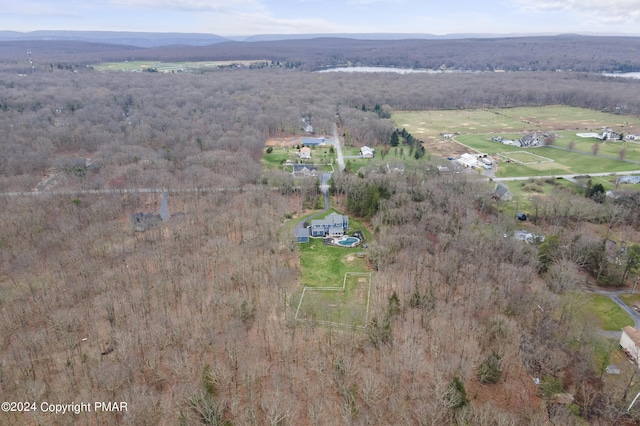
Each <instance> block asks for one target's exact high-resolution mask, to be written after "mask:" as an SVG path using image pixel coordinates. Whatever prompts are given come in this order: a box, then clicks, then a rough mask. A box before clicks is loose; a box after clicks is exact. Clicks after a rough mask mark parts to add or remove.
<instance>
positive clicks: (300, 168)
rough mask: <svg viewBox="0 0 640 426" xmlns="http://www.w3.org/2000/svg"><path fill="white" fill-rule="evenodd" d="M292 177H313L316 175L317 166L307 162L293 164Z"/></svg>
mask: <svg viewBox="0 0 640 426" xmlns="http://www.w3.org/2000/svg"><path fill="white" fill-rule="evenodd" d="M292 167H293V172H292V174H293V176H294V177H315V176H318V174H319V172H318V167H317V166H309V165H308V164H294V165H293V166H292Z"/></svg>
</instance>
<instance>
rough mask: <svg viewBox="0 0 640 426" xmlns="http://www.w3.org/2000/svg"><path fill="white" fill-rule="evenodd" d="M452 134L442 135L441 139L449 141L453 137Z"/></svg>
mask: <svg viewBox="0 0 640 426" xmlns="http://www.w3.org/2000/svg"><path fill="white" fill-rule="evenodd" d="M453 136H454V135H453V133H443V134H442V137H443V138H445V139H451V138H452V137H453Z"/></svg>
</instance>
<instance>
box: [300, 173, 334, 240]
mask: <svg viewBox="0 0 640 426" xmlns="http://www.w3.org/2000/svg"><path fill="white" fill-rule="evenodd" d="M332 175H333V174H332V173H320V191H322V195H323V196H324V209H323V210H321V211H319V212H316V213H314V214H312V215H311V216H307V217H306V218H304V219H302V220H300V221H299V222H298V223H296V226H294V227H293V236H294V238H296V237H297V236H298V235H301V234H302V233H303V232H304V231H303V230H304V223H305V222H310V221H311V219H313V218H314V217H317V216H318V215H320V214H321V213H324V212H326V211H327V210H329V207H330V204H329V180H330V179H331V176H332ZM308 232H310V231H308Z"/></svg>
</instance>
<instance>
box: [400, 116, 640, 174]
mask: <svg viewBox="0 0 640 426" xmlns="http://www.w3.org/2000/svg"><path fill="white" fill-rule="evenodd" d="M392 119H393V120H394V121H395V122H396V123H402V124H398V127H401V128H402V127H404V128H406V129H407V131H408V132H410V133H413V134H419V138H420V139H421V140H423V141H424V144H423V145H424V147H425V149H426V150H427V152H428V153H429V154H431V155H436V156H441V157H450V156H451V157H457V156H459V155H460V154H462V153H464V152H469V153H472V152H474V151H477V152H482V153H488V154H490V155H493V154H496V153H498V152H504V151H520V150H522V148H520V147H515V146H513V147H511V146H508V145H502V144H500V143H498V142H494V141H492V140H491V138H492V137H493V136H502V137H503V138H505V139H519V138H521V137H522V136H524V135H525V134H527V133H532V132H552V133H555V134H556V135H558V138H557V139H556V141H555V142H554V146H557V147H560V148H564V149H567V150H572V151H579V152H570V153H568V154H570V155H565V153H562V151H561V150H556V151H557V152H555V153H553V154H549V153H548V152H545V153H544V156H545V157H548V158H550V159H553V160H554V163H546V165H545V164H543V163H538V162H537V161H536V162H534V164H535V166H534V165H529V166H528V165H524V164H518V163H509V164H500V165H499V168H498V173H497V175H498V176H504V177H507V176H527V175H529V176H536V175H545V174H555V173H590V172H598V171H601V172H609V171H611V172H614V171H625V170H635V169H638V168H639V165H637V164H633V163H629V162H623V161H619V159H621V158H623V159H626V160H631V161H640V144H633V143H630V142H626V143H622V142H620V143H617V142H616V143H606V144H604V143H602V142H599V141H598V140H597V139H584V138H580V137H578V136H577V135H576V133H598V132H600V131H601V129H602V128H604V127H611V128H612V129H614V130H615V131H617V132H619V133H624V134H630V133H635V134H638V133H640V117H635V116H625V115H619V114H609V113H605V112H600V111H594V110H590V109H586V108H576V107H568V106H562V105H554V106H543V107H518V108H503V109H477V110H433V111H399V112H395V113H394V114H393V115H392ZM423 129H424V130H423ZM477 129H482V130H481V132H482V133H479V131H478V130H477ZM445 133H458V134H457V135H456V136H455V140H453V139H445V138H444V137H443V136H442V135H443V134H445ZM596 143H598V144H599V152H598V155H597V156H593V155H591V157H592V158H593V159H595V160H597V161H595V162H592V161H591V160H590V159H588V156H589V155H588V154H592V150H593V145H594V144H596ZM545 149H547V148H545ZM549 149H551V148H549ZM623 149H624V152H623V153H621V151H622V150H623ZM585 154H586V155H585ZM605 156H606V157H610V158H603V157H605ZM552 165H553V166H552ZM593 165H595V166H596V168H595V169H594V168H592V166H593Z"/></svg>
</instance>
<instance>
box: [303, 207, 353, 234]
mask: <svg viewBox="0 0 640 426" xmlns="http://www.w3.org/2000/svg"><path fill="white" fill-rule="evenodd" d="M347 229H349V216H346V215H341V214H338V213H335V212H334V213H331V214H330V215H328V216H327V217H325V218H324V219H315V220H312V221H311V236H312V237H341V236H343V235H344V231H346V230H347Z"/></svg>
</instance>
